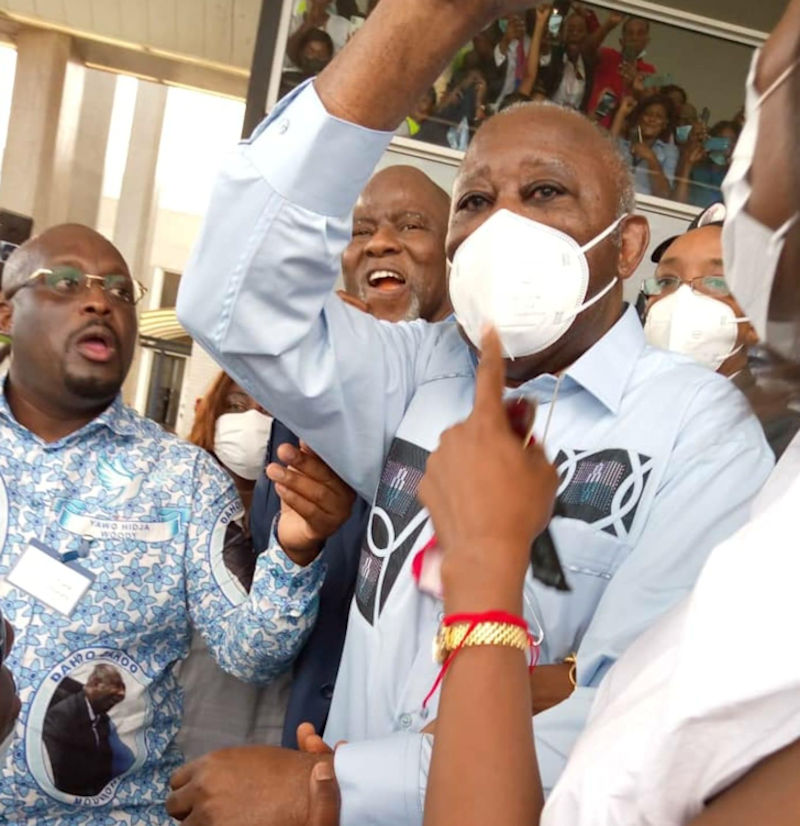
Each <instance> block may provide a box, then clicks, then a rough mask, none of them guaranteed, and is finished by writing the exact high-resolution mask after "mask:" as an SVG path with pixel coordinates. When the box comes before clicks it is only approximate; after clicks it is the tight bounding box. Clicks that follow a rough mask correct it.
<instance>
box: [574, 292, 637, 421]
mask: <svg viewBox="0 0 800 826" xmlns="http://www.w3.org/2000/svg"><path fill="white" fill-rule="evenodd" d="M644 348H645V338H644V330H643V329H642V324H641V322H640V321H639V317H638V316H637V315H636V310H635V309H634V308H633V307H632V306H628V307H627V309H626V310H625V311H624V312H623V313H622V315H621V316H620V318H619V320H618V321H617V323H616V324H615V325H614V326H613V327H612V328H611V329H610V330H609V331H608V332H607V333H606V334H605V335H604V336H603V337H602V338H601V339H600V340H599V341H597V342H595V344H594V345H593V346H592V347H590V348H589V349H588V350H587V351H586V352H585V353H584V354H583V355H582V356H581V357H580V358H579V359H578V360H577V361H575V362H574V363H573V364H572V365H571V366H570V367H568V368H567V369H566V370H565V373H566V375H567V376H569V378H571V379H572V380H573V381H575V382H577V383H578V384H579V385H580V386H581V387H583V389H584V390H586V391H588V392H589V393H591V394H592V395H593V396H594V397H595V398H596V399H597V400H598V401H599V402H602V404H604V405H605V406H606V407H607V408H608V409H609V410H610V411H611V412H612V413H617V412H618V411H619V407H620V403H621V401H622V396H623V394H624V393H625V388H626V387H627V386H628V382H629V380H630V377H631V374H632V373H633V370H634V368H635V366H636V362H637V361H638V360H639V356H640V355H641V354H642V351H643V350H644Z"/></svg>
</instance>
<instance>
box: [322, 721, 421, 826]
mask: <svg viewBox="0 0 800 826" xmlns="http://www.w3.org/2000/svg"><path fill="white" fill-rule="evenodd" d="M432 743H433V737H432V736H431V735H429V734H412V733H407V732H398V733H396V734H393V735H391V736H389V737H382V738H381V739H380V740H364V741H361V742H359V743H347V744H345V745H341V746H339V748H337V749H336V757H335V758H334V772H335V774H336V780H337V782H338V784H339V788H340V790H341V795H342V808H341V814H340V817H339V824H340V826H412V825H413V824H419V826H421V824H422V817H423V810H424V806H425V787H426V785H427V780H428V769H429V767H430V762H431V745H432Z"/></svg>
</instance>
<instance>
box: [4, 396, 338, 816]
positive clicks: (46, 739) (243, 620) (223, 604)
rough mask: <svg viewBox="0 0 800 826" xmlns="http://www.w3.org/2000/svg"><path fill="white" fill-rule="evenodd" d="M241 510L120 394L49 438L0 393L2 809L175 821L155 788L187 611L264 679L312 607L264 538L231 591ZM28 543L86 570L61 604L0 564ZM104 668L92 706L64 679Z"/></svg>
mask: <svg viewBox="0 0 800 826" xmlns="http://www.w3.org/2000/svg"><path fill="white" fill-rule="evenodd" d="M241 516H242V507H241V504H240V501H239V498H238V496H237V493H236V490H235V488H234V487H233V485H232V482H231V480H230V478H229V477H228V475H227V474H226V473H225V472H224V471H223V470H222V469H221V468H220V467H219V466H218V465H217V463H216V462H215V461H214V459H213V458H212V457H211V456H210V455H208V454H207V453H205V452H204V451H202V450H200V449H199V448H197V447H195V446H193V445H189V444H187V443H185V442H182V441H180V440H179V439H177V438H176V437H174V436H172V435H170V434H168V433H166V432H164V431H163V430H162V429H161V428H160V427H159V426H158V425H157V424H155V423H154V422H152V421H149V420H147V419H143V418H141V417H140V416H138V415H137V414H136V413H134V412H133V411H132V410H130V409H129V408H127V407H125V406H124V405H123V404H122V402H121V400H120V399H119V398H118V399H117V400H116V401H115V402H114V403H113V404H112V405H111V406H110V407H109V408H108V409H107V410H106V411H105V412H104V413H103V414H101V415H100V416H99V417H97V418H96V419H94V420H93V421H92V422H90V423H89V424H88V425H86V426H85V427H83V428H81V429H80V430H79V431H77V432H75V433H72V434H71V435H69V436H67V437H65V438H63V439H61V440H59V441H56V442H52V443H49V444H47V443H45V442H43V441H42V440H41V439H39V438H38V437H37V436H35V435H33V434H32V433H30V432H29V431H28V430H26V429H25V428H24V427H22V426H21V425H20V424H19V423H18V422H16V420H15V419H14V417H13V415H12V413H11V411H10V409H9V407H8V404H7V402H6V399H5V396H4V395H3V394H0V548H2V550H1V551H0V576H2V578H3V579H2V581H0V606H1V607H2V610H3V613H4V614H5V616H6V617H7V618H8V620H9V621H10V622H11V623H12V625H13V626H14V628H15V630H16V642H15V644H14V650H13V652H12V654H11V656H10V658H9V661H8V665H9V666H10V668H11V669H12V671H13V672H14V675H15V677H16V681H17V685H18V687H19V693H20V697H21V699H22V712H21V714H20V718H19V721H18V723H17V726H16V730H15V740H14V742H13V745H12V747H11V750H10V751H9V754H8V757H7V761H6V764H5V766H4V768H3V770H2V778H1V779H0V822H3V823H29V824H34V823H35V824H48V826H50V824H58V825H59V826H61V825H62V824H63V825H64V826H66V824H86V823H93V824H94V823H97V824H99V823H103V824H116V823H136V824H168V823H169V824H171V823H172V822H173V821H172V820H171V818H169V817H168V816H167V814H166V812H165V810H164V807H163V801H164V799H165V797H166V793H167V784H168V778H169V774H170V772H171V771H172V770H173V769H174V768H175V767H176V766H177V765H178V764H179V763H180V762H181V760H182V757H181V754H180V752H179V751H178V749H177V747H176V746H175V745H174V743H173V739H174V737H175V734H176V732H177V731H178V727H179V725H180V720H181V711H182V695H181V691H180V689H179V687H178V683H177V680H176V679H175V675H174V666H175V665H176V663H178V662H180V661H181V660H182V659H183V658H184V657H185V656H186V655H187V653H188V651H189V643H190V638H191V630H192V626H193V625H194V626H195V627H196V628H198V629H199V631H200V632H201V633H202V635H203V637H204V638H205V640H206V643H207V644H208V646H209V648H210V649H211V651H212V652H213V653H214V655H215V656H216V658H217V660H218V661H219V663H220V665H221V666H222V667H223V668H225V669H226V670H227V671H229V672H230V673H232V674H234V675H235V676H237V677H239V678H241V679H244V680H248V681H252V682H261V683H264V682H268V681H269V680H270V679H272V678H273V677H274V676H276V675H277V674H278V673H279V672H281V671H282V670H284V669H285V668H286V667H287V666H288V664H289V663H290V662H291V660H292V659H293V657H294V654H295V653H296V652H297V650H298V649H299V648H300V647H301V646H302V644H303V642H304V639H305V637H306V635H307V632H308V631H309V629H310V627H311V625H312V624H313V622H314V618H315V615H316V608H317V593H318V589H319V585H320V582H321V577H322V575H323V573H324V568H323V564H322V563H319V562H317V563H313V564H312V565H310V566H308V567H307V568H302V569H301V568H299V567H297V566H295V565H294V564H293V563H292V562H290V560H289V559H288V558H287V557H286V556H284V554H283V552H282V551H280V550H279V549H278V548H269V549H267V550H266V551H265V552H264V553H262V554H261V555H260V556H259V558H258V561H257V563H256V569H255V575H254V579H253V585H252V588H251V590H250V594H249V596H248V595H247V593H246V590H245V588H244V587H243V586H242V585H241V584H240V583H239V581H238V580H237V578H236V576H235V574H234V573H232V572H233V571H236V570H237V569H238V566H237V565H236V560H235V559H231V558H230V555H231V553H232V550H231V549H232V548H233V549H235V547H236V543H232V542H230V541H229V539H228V537H230V532H231V531H235V530H237V529H236V528H235V524H236V522H237V520H239V519H241ZM31 542H34V543H38V545H37V547H43V548H46V549H47V550H48V552H49V553H50V554H51V555H52V556H54V557H56V558H57V559H59V564H68V565H69V566H71V567H73V568H76V567H78V568H80V569H81V570H82V571H85V572H87V573H88V574H89V576H93V577H94V579H93V581H92V584H91V585H90V587H89V589H88V590H87V591H86V593H85V594H84V595H83V596H82V597H81V599H80V600H79V601H78V603H77V605H76V606H75V608H74V609H73V610H72V612H71V613H70V614H69V616H66V615H64V614H62V613H59V612H58V611H56V610H54V609H53V608H49V607H48V606H47V605H45V604H44V602H42V601H40V600H39V599H37V598H36V597H34V596H31V595H30V594H28V593H26V592H25V591H23V590H21V589H20V588H18V587H15V586H14V585H12V584H11V583H10V582H9V581H8V580H7V577H8V575H9V573H10V572H12V571H13V570H14V566H15V565H16V564H17V563H18V561H19V559H20V558H21V557H22V556H23V555H24V554H25V553H26V551H27V550H28V548H29V546H30V544H31ZM239 546H240V547H241V543H239ZM13 578H14V576H13V574H12V579H13ZM31 590H34V591H35V590H36V588H33V589H31ZM98 665H103V666H106V667H105V668H103V669H100V670H99V671H97V672H96V671H95V669H96V667H97V666H98ZM109 674H110V675H111V679H112V680H113V681H115V682H116V684H117V686H119V682H120V680H121V682H122V684H123V686H124V698H123V699H122V700H121V701H120V700H119V698H117V702H116V704H115V705H113V707H111V708H110V709H108V713H107V714H106V713H103V712H102V711H101V712H97V709H94V710H93V709H92V706H91V705H90V703H89V702H88V699H87V700H86V701H85V702H84V701H83V700H84V697H77V696H76V695H77V694H79V693H84V695H85V696H87V695H86V689H85V686H86V684H87V681H89V682H90V683H91V681H92V675H94V678H95V679H96V678H97V677H98V675H100V676H102V675H105V677H106V678H108V675H109Z"/></svg>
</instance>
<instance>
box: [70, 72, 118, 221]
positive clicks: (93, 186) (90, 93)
mask: <svg viewBox="0 0 800 826" xmlns="http://www.w3.org/2000/svg"><path fill="white" fill-rule="evenodd" d="M116 88H117V76H116V75H114V74H112V73H111V72H101V71H98V70H96V69H86V70H85V77H84V81H83V99H82V101H81V108H80V116H79V120H78V129H77V135H76V138H75V149H74V152H73V160H72V169H71V175H70V188H69V204H68V213H67V220H68V221H71V222H74V223H76V224H86V225H87V226H90V227H94V226H96V225H97V215H98V212H99V211H100V199H101V197H102V194H103V171H104V166H105V156H106V147H107V145H108V132H109V127H110V125H111V112H112V109H113V108H114V92H115V91H116Z"/></svg>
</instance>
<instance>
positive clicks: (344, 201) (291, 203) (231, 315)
mask: <svg viewBox="0 0 800 826" xmlns="http://www.w3.org/2000/svg"><path fill="white" fill-rule="evenodd" d="M390 137H391V136H390V135H388V134H384V133H378V132H373V131H370V130H368V129H365V128H362V127H359V126H356V125H353V124H349V123H346V122H343V121H340V120H337V119H336V118H333V117H331V116H329V115H328V114H327V113H326V112H325V109H324V107H323V106H322V104H321V102H320V100H319V98H318V97H317V95H316V92H315V91H314V89H313V87H312V86H308V85H307V86H305V87H304V88H300V89H298V90H297V92H296V93H294V94H293V95H291V96H289V97H288V98H287V99H285V100H284V101H283V102H282V103H281V104H279V105H278V107H276V109H275V111H274V112H273V114H272V115H271V116H270V118H268V119H267V121H265V123H264V125H262V127H261V129H260V131H259V133H258V134H257V135H256V136H255V137H254V139H253V140H252V141H250V142H248V143H244V144H242V145H241V146H240V147H238V148H237V149H236V151H234V152H233V153H232V154H231V155H230V157H229V158H228V159H227V161H226V163H225V165H224V167H223V170H222V173H221V175H220V178H219V180H218V182H217V185H216V189H215V192H214V196H213V198H212V202H211V206H210V209H209V212H208V215H207V217H206V221H205V225H204V228H203V230H202V232H201V235H200V239H199V241H198V244H197V247H196V249H195V251H194V253H193V256H192V259H191V262H190V264H189V266H188V267H187V270H186V274H185V276H184V278H183V281H182V284H181V291H180V295H179V299H178V314H179V317H180V318H181V321H182V323H183V324H184V325H185V326H186V328H187V329H188V330H190V331H191V333H192V335H193V336H195V338H197V339H198V340H199V341H200V343H201V344H202V345H203V346H204V347H205V348H206V349H208V350H209V351H210V352H211V353H212V355H213V357H214V358H215V359H217V360H218V361H219V362H220V363H222V364H223V365H224V366H225V369H226V370H227V371H228V372H229V373H230V374H231V375H233V376H234V377H235V379H236V381H237V382H239V383H240V384H242V385H243V386H244V387H245V388H246V389H247V391H248V392H249V393H251V394H252V395H253V396H255V397H256V398H257V399H258V400H259V401H260V402H261V403H262V404H264V405H265V406H266V407H267V408H268V409H269V410H270V411H271V412H272V413H273V414H274V415H275V416H277V417H279V418H280V419H281V420H282V421H284V422H286V423H287V425H288V426H290V427H291V428H292V430H294V431H295V432H297V433H298V434H300V435H301V436H302V438H304V439H305V440H306V441H307V442H308V443H309V444H310V445H311V447H313V448H314V450H316V451H318V452H319V453H320V454H321V456H322V457H323V458H324V459H325V460H326V461H327V462H328V463H330V464H331V465H332V466H333V467H334V469H335V470H336V471H337V472H338V473H340V474H341V475H342V476H343V477H344V478H345V479H346V480H347V481H348V482H349V483H350V484H351V485H352V486H353V487H355V488H356V489H357V490H358V491H359V493H361V494H362V495H363V496H366V497H369V498H370V499H372V498H373V497H375V504H374V506H373V514H372V521H371V527H370V530H369V531H368V534H367V537H366V538H365V543H364V547H363V550H362V557H361V563H360V570H359V576H358V581H357V583H356V589H355V597H354V600H353V604H352V606H351V611H350V619H349V624H348V631H347V640H346V642H345V648H344V653H343V657H342V664H341V668H340V671H339V677H338V680H337V684H336V689H335V692H334V698H333V704H332V707H331V713H330V717H329V720H328V725H327V728H326V732H325V736H326V740H328V741H329V742H331V743H333V742H336V741H337V740H340V739H345V740H348V741H349V743H348V745H344V746H341V747H340V748H339V749H338V750H337V754H336V761H335V770H336V775H337V779H338V781H339V784H340V786H341V789H342V821H341V822H342V824H343V826H356V824H358V826H364V824H373V823H375V824H378V823H380V824H384V826H385V824H397V826H400V824H419V823H421V822H422V808H423V801H424V789H425V784H426V778H427V770H428V763H429V758H430V746H431V738H430V737H429V736H428V735H422V734H419V733H417V732H419V731H420V730H421V729H422V728H423V727H424V726H425V725H426V723H427V722H430V720H431V719H432V718H433V717H434V716H435V714H436V706H437V703H438V695H436V696H434V698H433V700H432V701H431V704H430V705H429V707H428V709H426V710H423V709H422V700H423V698H424V697H425V695H426V694H427V692H428V690H429V688H430V687H431V685H432V683H433V681H434V678H435V676H436V673H437V666H435V665H434V663H433V662H432V660H431V656H430V646H431V641H432V638H433V635H434V632H435V629H436V627H437V624H438V622H439V620H440V618H441V616H442V614H441V607H442V606H441V603H440V602H439V601H437V600H436V599H434V598H433V597H431V596H429V595H427V594H425V593H422V592H420V591H419V590H418V588H417V587H416V584H415V583H414V581H413V579H412V576H411V572H410V567H411V561H412V559H413V557H414V555H415V553H416V552H417V550H418V549H419V548H420V547H422V545H423V544H424V543H425V542H426V541H427V540H428V539H429V538H430V536H431V535H432V531H433V529H432V526H431V524H430V520H429V519H428V517H427V514H426V512H425V511H424V510H423V509H421V507H420V505H419V503H418V501H417V500H416V496H415V493H416V489H417V485H418V483H419V480H420V478H421V476H422V473H423V472H424V466H425V459H426V457H427V455H428V453H429V452H430V451H432V450H434V449H435V448H436V446H437V444H438V440H439V437H440V435H441V433H442V431H443V430H445V429H446V428H448V427H450V426H452V425H453V424H454V423H456V422H458V421H460V420H462V419H463V418H464V417H466V416H467V415H468V414H469V412H470V409H471V407H472V402H473V394H474V372H475V367H474V359H473V357H472V355H471V353H470V351H469V350H468V348H467V347H466V345H465V344H464V341H463V340H462V338H461V336H460V335H459V332H458V329H457V327H456V325H455V324H454V323H453V322H452V321H449V322H442V323H439V324H427V323H425V322H411V323H400V324H390V323H386V322H381V321H377V320H375V319H373V318H371V317H370V316H367V315H365V314H363V313H360V312H359V311H357V310H355V309H353V308H351V307H349V306H347V305H345V304H344V303H342V302H341V301H340V300H339V299H338V298H337V297H336V296H335V295H334V294H333V293H332V289H333V286H334V283H335V281H336V278H337V275H338V273H339V267H340V255H341V253H342V250H343V248H344V246H345V244H346V243H347V242H348V240H349V238H350V229H351V219H350V212H351V209H352V207H353V204H354V203H355V201H356V198H357V196H358V194H359V192H360V191H361V189H362V187H363V186H364V184H365V183H366V181H367V179H368V178H369V175H370V173H371V172H372V169H373V167H374V165H375V163H376V162H377V161H378V159H379V158H380V156H381V154H382V152H383V150H384V148H385V147H386V144H387V143H388V141H389V139H390ZM555 384H556V379H555V378H554V377H553V376H550V375H542V376H539V377H537V378H535V379H533V380H531V381H530V382H528V383H527V384H526V385H525V386H523V387H522V388H520V389H519V390H518V391H514V392H515V393H525V394H528V395H533V396H535V397H536V398H537V399H538V401H539V402H540V415H539V417H538V418H537V427H536V431H535V432H536V433H537V435H538V436H539V438H541V436H542V435H543V434H542V428H543V422H544V420H545V419H546V417H547V415H548V414H549V412H550V405H551V400H552V398H553V394H554V390H555ZM545 448H546V450H547V452H548V455H549V456H550V457H551V459H552V460H553V461H555V462H556V464H557V465H558V467H559V470H560V473H561V477H562V483H561V487H560V489H559V497H560V502H561V506H562V508H563V511H564V513H565V516H563V517H557V518H556V519H554V520H553V523H552V526H551V527H552V533H553V537H554V540H555V542H556V545H557V546H558V550H559V553H560V556H561V559H562V563H563V565H564V567H565V570H566V573H567V577H568V579H569V582H570V584H571V586H572V590H571V591H570V592H569V593H559V592H555V591H552V590H550V589H547V588H545V587H544V586H542V585H541V584H539V583H538V582H535V581H534V580H533V579H532V577H530V576H529V577H528V580H527V582H526V586H525V613H526V616H527V617H528V619H529V621H531V622H532V623H536V624H538V625H540V626H541V628H542V629H543V631H544V642H543V644H542V652H541V660H540V662H542V663H553V662H558V661H560V660H561V659H563V658H564V657H565V656H567V655H568V654H569V653H570V652H572V651H577V654H578V688H577V690H576V691H575V692H574V693H573V694H572V696H571V697H570V698H569V699H568V700H566V701H564V702H563V703H561V704H559V705H557V706H555V707H554V708H552V709H550V710H548V711H547V712H545V713H543V714H540V715H538V716H537V717H536V718H535V721H534V731H535V735H536V748H537V755H538V758H539V762H540V767H541V772H542V779H543V783H544V785H545V788H546V789H549V788H551V787H552V785H553V783H554V782H555V780H556V778H557V777H558V775H559V773H560V772H561V770H562V768H563V766H564V763H565V761H566V758H567V755H568V754H569V751H570V749H571V747H572V745H573V743H574V741H575V738H576V737H577V735H578V734H579V732H580V730H581V728H582V726H583V724H584V720H585V718H586V714H587V712H588V709H589V706H590V704H591V702H592V698H593V697H594V694H595V690H596V687H597V685H598V683H599V682H600V680H601V678H602V676H603V675H604V674H605V672H606V671H607V670H608V668H609V667H610V666H611V664H613V662H614V661H615V660H616V659H617V657H618V656H619V655H620V654H621V652H622V651H623V650H624V649H625V648H626V647H627V646H628V644H629V643H630V642H631V641H632V640H633V639H634V638H635V637H636V636H638V635H639V634H640V633H641V632H642V631H643V630H644V629H645V628H647V627H648V626H649V625H650V624H651V623H652V622H653V621H654V620H655V619H656V618H657V617H658V616H660V615H661V614H663V613H664V612H665V611H666V610H667V609H668V608H670V607H671V606H672V605H674V604H675V603H676V602H677V601H678V600H679V599H680V598H681V596H683V595H684V594H686V593H687V592H688V590H689V589H690V588H691V586H692V584H693V583H694V581H695V579H696V577H697V574H698V572H699V570H700V568H701V566H702V564H703V562H704V560H705V558H706V556H707V554H708V552H709V551H710V550H711V549H712V548H713V547H714V545H715V544H716V543H717V542H718V541H720V540H721V539H722V538H724V537H726V536H727V535H729V534H730V533H732V532H733V531H734V530H735V529H736V528H737V527H739V526H740V525H741V524H742V523H743V522H744V521H745V519H746V516H747V511H748V507H749V503H750V501H751V499H752V497H753V496H754V495H755V494H756V493H757V491H758V489H759V488H760V486H761V484H762V483H763V481H764V480H765V479H766V477H767V475H768V473H769V471H770V469H771V467H772V465H773V461H774V460H773V457H772V454H771V452H770V450H769V448H768V446H767V444H766V441H765V439H764V436H763V433H762V432H761V429H760V426H759V424H758V422H757V421H756V419H755V418H754V417H753V415H752V413H751V412H750V410H749V407H748V405H747V402H746V401H745V399H744V397H743V396H742V395H741V394H740V393H739V391H738V390H737V389H736V388H735V387H733V385H732V384H731V383H730V382H728V381H726V380H725V379H723V378H722V377H720V376H718V375H716V374H715V373H713V372H711V371H709V370H707V369H706V368H703V367H701V366H699V365H697V364H695V363H693V362H691V361H690V360H688V359H685V358H683V357H681V356H677V355H675V354H671V353H667V352H664V351H660V350H655V349H652V348H650V347H647V346H646V344H645V341H644V336H643V332H642V329H641V325H640V324H639V322H638V319H637V318H636V316H635V314H634V312H633V310H632V309H628V310H627V311H626V312H624V313H623V314H622V316H621V317H620V319H619V321H618V322H617V324H616V325H615V326H614V327H613V328H612V329H611V330H610V331H609V332H608V333H607V334H606V335H605V336H603V337H602V338H601V339H600V340H599V341H598V342H597V343H596V344H595V345H594V346H593V347H592V348H591V349H590V350H589V351H588V352H587V353H585V354H584V355H583V356H582V357H581V358H580V359H578V360H577V361H576V362H575V363H574V364H573V365H572V366H571V367H570V368H569V369H568V370H567V371H566V372H565V376H564V378H563V381H562V385H561V388H560V392H559V396H558V400H557V402H556V403H555V405H554V407H553V417H552V423H551V426H550V430H549V433H548V438H547V443H546V445H545ZM476 473H480V468H476ZM467 722H468V721H465V724H467ZM476 759H480V754H479V752H477V751H476Z"/></svg>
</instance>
